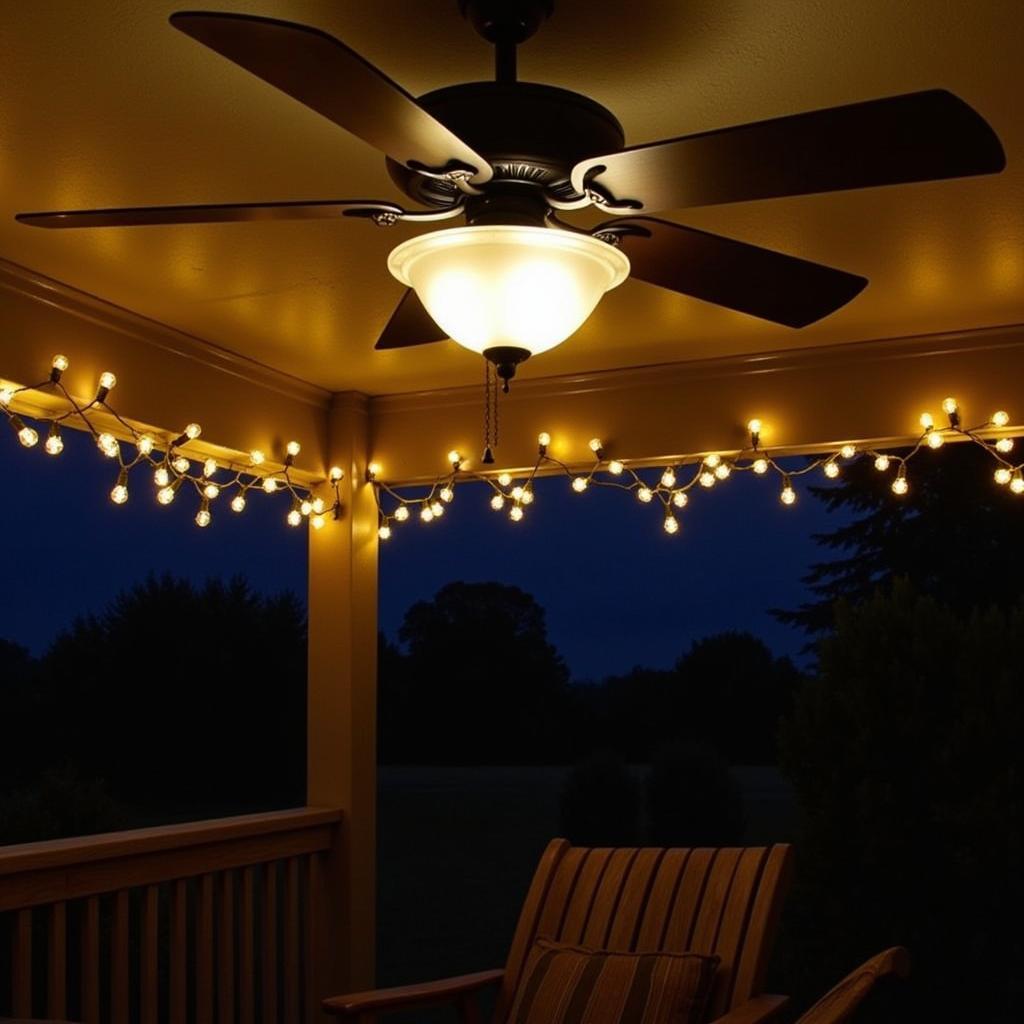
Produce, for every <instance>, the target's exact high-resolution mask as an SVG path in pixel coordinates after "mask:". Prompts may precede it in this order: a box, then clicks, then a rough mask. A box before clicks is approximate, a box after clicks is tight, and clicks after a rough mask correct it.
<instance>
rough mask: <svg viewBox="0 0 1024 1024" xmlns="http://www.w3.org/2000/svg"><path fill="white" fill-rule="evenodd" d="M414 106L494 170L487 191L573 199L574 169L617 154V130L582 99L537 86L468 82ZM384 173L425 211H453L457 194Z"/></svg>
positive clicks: (439, 182) (404, 172)
mask: <svg viewBox="0 0 1024 1024" xmlns="http://www.w3.org/2000/svg"><path fill="white" fill-rule="evenodd" d="M417 102H418V103H419V104H420V105H421V106H422V107H423V108H424V109H425V110H427V111H429V112H430V113H431V114H433V115H434V117H436V118H437V119H438V120H439V121H440V122H441V123H442V124H444V125H445V126H446V127H448V128H450V129H451V130H452V131H453V132H454V133H455V134H456V135H458V136H459V137H460V138H461V139H464V140H465V141H466V142H467V143H468V144H469V145H470V146H472V148H473V149H474V150H476V151H477V152H478V153H479V154H480V155H481V156H484V157H486V158H487V160H488V162H489V163H490V164H491V166H492V167H493V168H494V177H493V178H492V179H491V181H490V182H488V183H487V184H486V185H485V186H484V190H485V192H486V191H488V190H491V189H500V188H501V187H502V185H503V184H507V183H515V184H517V185H519V186H524V185H526V186H530V185H532V186H534V187H535V188H536V189H537V190H538V191H545V192H550V193H551V194H552V195H555V196H557V197H558V198H565V199H569V198H573V197H574V196H575V195H576V193H575V190H574V189H573V188H572V185H571V183H570V181H569V175H570V172H571V171H572V168H573V167H574V166H575V165H576V164H577V163H578V162H579V161H580V160H583V159H585V158H586V157H591V156H598V155H599V154H601V153H614V152H617V151H618V150H620V149H622V147H623V145H624V143H625V137H624V134H623V131H622V125H621V124H619V122H618V120H617V119H616V117H615V115H614V114H612V113H611V111H609V110H607V109H606V108H605V107H602V106H601V104H599V103H596V102H595V101H594V100H592V99H590V98H589V97H587V96H582V95H580V94H579V93H575V92H570V91H569V90H568V89H559V88H558V87H557V86H553V85H541V84H538V83H534V82H469V83H466V84H463V85H451V86H446V87H445V88H443V89H437V90H435V91H434V92H429V93H427V94H426V95H424V96H421V97H419V99H418V100H417ZM387 169H388V174H389V175H390V176H391V179H392V181H394V182H395V184H396V185H397V186H398V187H399V188H400V189H401V190H402V191H403V192H405V194H406V195H408V196H410V197H411V198H413V199H415V200H416V201H417V202H420V203H424V204H427V205H429V206H450V205H451V204H452V203H454V202H456V201H457V200H458V199H459V198H460V196H461V193H460V192H459V190H458V188H457V187H456V186H455V185H454V184H452V183H451V182H450V181H447V180H445V179H443V178H436V177H430V176H427V175H424V174H419V173H418V172H416V171H413V170H411V169H410V168H408V167H406V166H405V165H404V164H401V163H398V162H397V161H396V160H392V159H391V158H390V157H389V158H388V159H387Z"/></svg>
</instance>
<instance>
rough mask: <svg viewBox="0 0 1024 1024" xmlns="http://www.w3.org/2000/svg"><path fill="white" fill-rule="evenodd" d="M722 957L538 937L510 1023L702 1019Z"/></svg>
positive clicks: (636, 1023) (671, 1023) (653, 1023)
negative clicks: (615, 949) (613, 948)
mask: <svg viewBox="0 0 1024 1024" xmlns="http://www.w3.org/2000/svg"><path fill="white" fill-rule="evenodd" d="M718 962H719V958H718V957H717V956H700V955H698V954H697V953H617V952H611V951H608V950H594V949H582V948H581V947H579V946H567V945H563V944H561V943H557V942H549V941H548V940H546V939H538V940H537V941H536V942H535V943H534V946H533V949H532V950H531V951H530V957H529V959H528V961H527V964H526V969H525V970H524V971H523V975H522V980H521V981H520V983H519V987H518V989H517V991H516V994H515V998H514V999H513V1001H512V1009H511V1011H510V1012H509V1017H508V1022H507V1024H697V1022H698V1021H700V1020H701V1019H702V1018H703V1014H704V1008H705V1005H706V1004H707V1000H708V996H709V995H710V993H711V984H712V982H713V980H714V976H715V970H716V969H717V967H718Z"/></svg>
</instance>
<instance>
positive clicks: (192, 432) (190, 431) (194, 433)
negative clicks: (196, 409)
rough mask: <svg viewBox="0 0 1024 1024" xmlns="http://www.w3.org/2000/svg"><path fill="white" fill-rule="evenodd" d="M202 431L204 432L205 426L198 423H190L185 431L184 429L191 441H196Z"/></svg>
mask: <svg viewBox="0 0 1024 1024" xmlns="http://www.w3.org/2000/svg"><path fill="white" fill-rule="evenodd" d="M202 432H203V428H202V427H201V426H199V424H198V423H190V424H189V425H188V426H187V427H186V428H185V431H184V433H185V436H186V437H187V438H188V439H189V440H190V441H194V440H195V439H196V438H197V437H198V436H199V435H200V434H201V433H202Z"/></svg>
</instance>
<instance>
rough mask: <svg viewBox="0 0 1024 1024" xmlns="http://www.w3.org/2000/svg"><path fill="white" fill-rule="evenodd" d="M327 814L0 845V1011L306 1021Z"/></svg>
mask: <svg viewBox="0 0 1024 1024" xmlns="http://www.w3.org/2000/svg"><path fill="white" fill-rule="evenodd" d="M340 818H341V815H340V813H339V812H338V811H334V810H325V809H321V808H309V807H307V808H301V809H298V810H293V811H275V812H271V813H267V814H253V815H246V816H244V817H237V818H220V819H216V820H213V821H201V822H193V823H190V824H187V825H170V826H166V827H162V828H150V829H138V830H133V831H128V832H112V833H109V834H106V835H98V836H88V837H84V838H80V839H60V840H54V841H51V842H42V843H26V844H23V845H19V846H6V847H0V964H2V963H4V962H9V971H4V972H3V973H5V974H8V976H9V983H0V1017H2V1016H5V1015H10V1016H14V1017H22V1018H24V1017H48V1018H51V1019H58V1020H63V1019H70V1020H76V1021H84V1022H85V1024H107V1022H109V1024H214V1021H216V1022H217V1024H257V1022H259V1024H281V1022H284V1024H299V1022H301V1021H303V1020H306V1021H312V1020H314V1019H315V1018H316V1017H317V1016H318V1013H319V1007H318V1004H317V999H316V994H315V992H316V990H315V984H316V982H315V977H314V975H315V971H316V966H315V963H316V959H317V942H318V938H317V936H319V935H321V934H323V932H322V929H323V921H322V920H320V918H321V916H322V908H323V907H324V906H325V903H326V900H325V899H324V892H323V886H324V871H323V868H324V858H325V857H326V856H327V855H328V852H329V851H330V850H331V849H332V846H333V844H334V843H335V838H336V833H337V829H338V827H339V822H340ZM4 980H5V982H6V979H4Z"/></svg>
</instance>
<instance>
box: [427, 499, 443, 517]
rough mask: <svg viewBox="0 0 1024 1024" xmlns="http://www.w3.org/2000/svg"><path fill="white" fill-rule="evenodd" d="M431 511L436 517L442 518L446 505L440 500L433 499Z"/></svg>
mask: <svg viewBox="0 0 1024 1024" xmlns="http://www.w3.org/2000/svg"><path fill="white" fill-rule="evenodd" d="M430 511H431V512H433V513H434V518H435V519H440V518H441V516H443V515H444V505H442V504H441V502H439V501H432V502H431V503H430Z"/></svg>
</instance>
